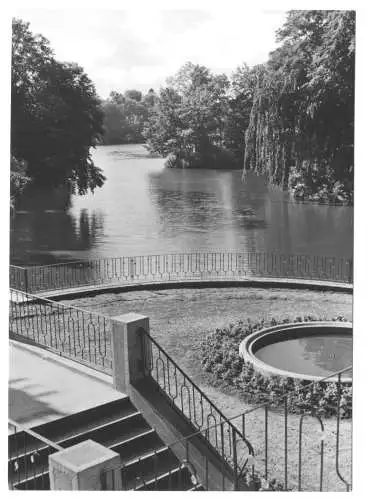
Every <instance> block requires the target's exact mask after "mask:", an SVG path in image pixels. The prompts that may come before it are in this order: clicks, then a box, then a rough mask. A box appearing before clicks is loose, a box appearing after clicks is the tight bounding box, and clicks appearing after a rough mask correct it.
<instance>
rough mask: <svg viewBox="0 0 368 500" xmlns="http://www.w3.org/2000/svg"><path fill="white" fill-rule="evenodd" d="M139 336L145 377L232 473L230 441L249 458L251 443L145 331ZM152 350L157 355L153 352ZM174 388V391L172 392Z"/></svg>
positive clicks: (234, 465)
mask: <svg viewBox="0 0 368 500" xmlns="http://www.w3.org/2000/svg"><path fill="white" fill-rule="evenodd" d="M142 334H143V338H142V340H143V345H144V356H145V362H144V367H145V371H146V374H147V375H149V376H151V377H152V378H153V379H154V380H155V382H156V383H157V384H158V386H159V387H160V389H161V391H162V392H164V394H165V395H166V397H168V398H169V400H170V403H171V404H172V405H173V406H174V407H175V409H176V410H177V411H179V413H180V414H181V415H184V417H186V418H187V419H188V420H189V421H190V423H191V424H192V425H193V426H194V427H195V428H197V429H198V431H199V432H200V433H201V434H202V435H205V436H204V437H205V438H206V440H207V442H208V443H209V444H210V445H211V447H212V448H214V449H215V450H216V451H217V453H219V454H220V456H222V458H223V459H225V461H226V462H227V464H228V465H230V467H231V468H232V469H233V470H234V473H235V470H236V468H237V464H234V458H233V452H234V447H233V445H232V443H231V440H232V439H235V438H236V437H237V438H238V439H240V440H242V441H243V443H244V445H245V446H246V447H247V448H248V455H253V454H254V450H253V447H252V445H251V443H250V442H249V441H248V439H247V438H246V437H245V435H243V434H242V433H241V432H240V431H239V430H238V428H237V427H235V426H234V425H233V424H232V422H231V421H230V419H229V418H228V417H226V416H225V415H224V414H223V413H222V411H221V410H220V409H219V408H218V407H217V406H216V405H215V404H214V403H213V402H212V401H211V400H210V399H209V398H208V397H207V396H206V394H205V393H204V392H203V391H202V390H201V389H200V388H199V387H198V385H197V384H196V383H195V382H194V381H193V380H192V379H191V378H190V377H189V376H188V375H187V374H186V373H185V372H184V371H183V370H182V369H181V368H180V367H179V366H178V364H177V363H176V362H175V361H174V360H173V359H172V358H171V357H170V356H169V354H167V353H166V351H165V350H164V349H163V348H162V347H161V346H160V345H159V344H158V342H156V341H155V339H154V338H153V337H151V336H150V335H149V333H147V332H146V331H144V330H143V331H142ZM154 348H155V349H154ZM155 350H156V352H154V351H155ZM155 362H156V369H155ZM171 379H172V380H171ZM174 386H175V391H174V389H173V388H174ZM206 406H207V409H206ZM205 421H207V425H204V422H205ZM210 421H214V422H215V424H214V425H209V422H210ZM218 421H219V422H218ZM224 425H226V432H227V434H228V436H227V437H226V438H225V437H224ZM213 429H216V433H215V434H214V435H211V434H210V433H209V430H213ZM217 429H220V435H218V432H217Z"/></svg>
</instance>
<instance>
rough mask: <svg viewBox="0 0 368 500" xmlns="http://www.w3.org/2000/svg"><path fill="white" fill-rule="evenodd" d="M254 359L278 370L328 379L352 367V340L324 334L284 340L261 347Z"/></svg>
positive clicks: (349, 336)
mask: <svg viewBox="0 0 368 500" xmlns="http://www.w3.org/2000/svg"><path fill="white" fill-rule="evenodd" d="M256 356H257V358H259V359H260V360H261V361H263V362H264V363H267V364H268V365H270V366H273V367H275V368H279V369H280V370H287V371H291V372H295V373H301V374H303V375H315V376H317V377H327V376H328V375H331V374H332V373H335V372H337V371H340V370H343V369H344V368H347V367H349V366H351V365H352V364H353V337H352V336H351V335H325V336H312V337H304V338H301V339H290V340H284V341H282V342H276V343H274V344H270V345H268V346H265V347H262V348H261V349H259V350H258V351H257V353H256Z"/></svg>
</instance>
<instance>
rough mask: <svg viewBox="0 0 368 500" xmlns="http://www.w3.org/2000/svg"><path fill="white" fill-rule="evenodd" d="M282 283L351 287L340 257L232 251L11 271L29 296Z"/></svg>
mask: <svg viewBox="0 0 368 500" xmlns="http://www.w3.org/2000/svg"><path fill="white" fill-rule="evenodd" d="M257 277H259V278H286V279H302V280H318V281H332V282H339V283H352V282H353V262H352V259H349V258H345V257H341V258H339V257H321V256H310V255H283V254H277V253H257V252H243V251H240V250H239V251H236V250H229V251H226V250H223V251H197V252H186V253H176V254H167V255H142V256H137V257H111V258H104V259H97V260H87V261H76V262H66V263H63V264H51V265H46V266H32V267H19V266H10V277H9V278H10V287H11V288H14V289H17V290H23V291H25V292H28V293H37V292H46V291H54V290H65V289H73V288H79V287H90V286H96V287H99V286H119V285H123V284H135V283H156V282H175V281H196V280H208V281H221V280H225V281H226V280H233V281H238V280H239V281H242V280H247V279H250V278H257Z"/></svg>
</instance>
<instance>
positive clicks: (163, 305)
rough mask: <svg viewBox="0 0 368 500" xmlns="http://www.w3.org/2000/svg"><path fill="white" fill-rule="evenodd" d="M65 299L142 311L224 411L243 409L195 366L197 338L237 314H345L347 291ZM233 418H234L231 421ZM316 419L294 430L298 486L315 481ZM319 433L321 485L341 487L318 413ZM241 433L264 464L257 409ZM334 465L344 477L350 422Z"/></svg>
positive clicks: (276, 441)
mask: <svg viewBox="0 0 368 500" xmlns="http://www.w3.org/2000/svg"><path fill="white" fill-rule="evenodd" d="M64 302H65V303H67V304H70V305H74V306H79V307H83V308H84V309H87V310H91V311H94V312H99V313H102V314H104V315H105V316H110V317H114V316H120V315H122V314H124V313H128V312H137V313H140V314H143V315H146V316H148V317H149V318H150V334H151V335H152V336H153V337H154V338H155V339H156V341H158V343H159V344H160V345H161V346H162V347H163V348H164V349H165V350H166V351H167V352H168V354H169V355H170V356H171V357H172V358H173V359H174V360H175V361H176V362H177V363H178V365H179V366H180V367H181V368H182V369H183V370H184V371H185V372H186V373H187V374H188V375H189V376H190V377H191V378H192V379H193V380H194V381H195V382H196V383H197V384H198V385H199V386H200V388H201V389H202V390H203V392H205V393H206V394H207V396H208V397H209V398H210V399H211V400H212V401H213V403H214V404H216V405H217V406H218V407H219V408H220V410H222V411H223V412H224V413H225V415H226V416H227V417H232V416H234V415H238V414H240V413H242V412H244V411H245V410H247V409H251V408H252V407H251V406H250V405H247V404H245V403H244V401H242V400H241V398H240V396H239V394H237V393H236V391H229V390H224V389H220V388H216V387H214V386H213V385H211V383H210V382H211V381H210V379H209V378H208V376H206V374H204V373H203V372H202V369H201V364H200V357H199V348H200V342H201V340H202V339H203V338H204V336H205V335H207V334H208V333H209V332H212V331H213V330H214V329H215V328H222V327H224V326H228V325H229V323H235V322H236V321H238V320H247V319H248V318H250V319H251V320H252V321H254V320H260V319H262V318H265V319H266V320H269V319H271V318H272V317H274V318H275V319H283V318H286V317H289V318H294V317H295V316H298V315H301V316H304V315H315V316H318V317H321V318H325V319H330V318H332V317H335V316H344V317H345V318H346V319H347V320H350V321H351V320H352V295H351V294H345V293H334V292H316V291H309V290H285V289H267V290H264V289H261V288H259V289H257V288H252V289H249V288H244V289H239V288H234V289H232V288H226V289H218V288H210V289H205V290H201V289H199V290H198V289H183V290H166V291H164V290H161V291H144V292H127V293H117V294H113V293H109V294H103V295H97V296H95V297H86V298H83V299H75V300H69V301H64ZM299 422H300V418H299V417H298V416H296V415H289V416H288V443H287V449H288V480H289V486H290V487H293V488H295V487H296V486H297V473H298V445H299V441H298V430H299ZM236 424H237V425H239V426H240V425H241V424H240V422H238V421H236ZM317 424H318V422H316V421H315V420H312V419H310V418H308V419H306V421H305V422H304V424H303V425H304V431H303V435H302V436H303V437H302V444H303V454H302V477H303V483H302V487H303V489H305V490H308V491H312V490H315V489H316V487H318V485H319V479H318V474H319V468H318V467H319V460H320V458H319V451H318V450H319V446H320V440H319V438H318V432H317V430H318V425H317ZM324 424H325V440H324V448H325V452H324V481H323V487H324V490H329V491H344V488H345V486H344V484H343V482H342V481H340V480H339V478H338V476H337V474H336V470H335V461H336V451H335V450H336V446H335V441H336V420H335V419H326V420H324ZM268 425H269V426H268V455H269V464H268V465H269V477H270V478H272V477H276V478H277V479H279V480H283V475H284V434H283V430H284V416H283V415H282V414H280V413H277V412H272V414H270V415H269V421H268ZM246 433H247V436H248V437H249V440H250V441H251V443H252V445H253V446H254V448H255V450H256V458H257V466H256V469H257V470H259V471H260V472H263V470H264V458H265V449H264V444H265V439H264V435H265V422H264V409H260V410H255V411H253V412H252V413H250V414H249V415H248V416H247V418H246ZM339 438H340V470H341V474H342V475H343V476H344V477H346V478H348V479H349V481H350V478H351V421H342V422H341V424H340V436H339Z"/></svg>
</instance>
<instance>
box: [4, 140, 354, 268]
mask: <svg viewBox="0 0 368 500" xmlns="http://www.w3.org/2000/svg"><path fill="white" fill-rule="evenodd" d="M94 160H95V163H96V164H97V165H98V166H99V167H101V168H102V169H103V171H104V174H105V175H106V177H107V181H106V183H105V185H104V187H103V188H102V189H97V190H96V191H95V193H94V194H88V195H86V196H77V195H72V196H70V195H69V194H68V193H67V191H66V190H65V189H58V190H48V191H47V192H41V191H39V190H34V189H29V190H28V191H27V192H26V193H25V196H24V197H23V199H22V201H21V203H20V204H19V206H18V207H17V211H16V213H15V215H14V217H13V218H12V220H11V252H10V255H11V261H12V263H13V264H20V265H22V264H24V265H25V264H28V265H30V264H47V263H54V262H63V261H67V260H78V259H90V258H99V257H108V256H121V255H142V254H158V253H168V252H177V251H184V250H193V249H206V248H208V249H210V248H211V249H216V248H223V249H225V248H227V249H231V248H236V249H242V250H244V251H253V252H280V253H284V254H309V255H325V256H347V257H351V256H352V252H353V208H352V207H342V206H340V207H334V206H324V205H318V204H313V203H298V202H295V201H293V200H291V199H290V197H289V195H288V194H287V193H284V192H282V191H281V190H279V189H278V188H270V187H268V186H267V185H266V183H265V181H264V179H263V178H262V177H257V176H254V175H251V174H249V175H248V176H247V180H246V182H245V183H242V182H241V171H239V170H238V171H219V170H173V169H165V168H164V166H163V164H164V160H163V159H158V158H150V157H149V155H148V154H147V152H146V150H145V149H144V148H143V146H137V145H129V146H101V147H99V148H97V149H96V151H95V152H94Z"/></svg>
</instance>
